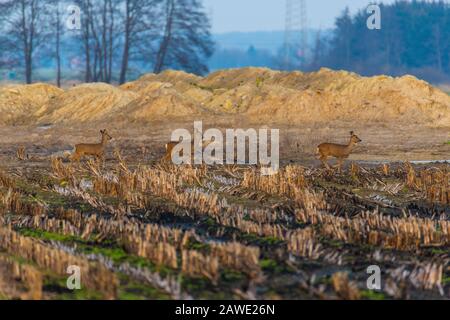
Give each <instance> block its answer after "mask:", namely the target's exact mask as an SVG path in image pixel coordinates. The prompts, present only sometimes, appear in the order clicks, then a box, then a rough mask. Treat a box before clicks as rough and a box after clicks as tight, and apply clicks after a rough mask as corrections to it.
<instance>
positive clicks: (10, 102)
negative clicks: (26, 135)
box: [0, 83, 63, 125]
mask: <svg viewBox="0 0 450 320" xmlns="http://www.w3.org/2000/svg"><path fill="white" fill-rule="evenodd" d="M62 93H63V90H61V89H58V88H57V87H55V86H52V85H49V84H45V83H35V84H31V85H4V86H1V87H0V124H3V125H5V124H6V125H17V124H23V123H27V122H29V121H30V120H33V119H32V118H31V115H32V114H33V113H34V112H36V110H38V109H39V108H40V107H41V106H42V105H44V104H47V103H48V102H49V101H51V100H53V99H55V98H56V97H58V96H59V95H60V94H62Z"/></svg>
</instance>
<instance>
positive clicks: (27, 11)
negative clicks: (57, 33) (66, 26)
mask: <svg viewBox="0 0 450 320" xmlns="http://www.w3.org/2000/svg"><path fill="white" fill-rule="evenodd" d="M43 5H44V2H43V1H39V0H11V1H2V2H0V15H1V17H0V18H1V19H2V26H1V29H2V30H1V31H2V33H3V35H4V36H3V37H2V48H4V50H10V52H11V53H12V55H16V54H17V55H19V57H20V59H21V60H22V62H23V64H24V67H25V80H26V83H31V82H32V76H33V54H34V53H35V51H36V49H37V48H38V47H39V46H40V45H41V44H42V42H43V39H44V37H45V32H44V31H45V25H44V23H43V22H42V21H44V19H41V16H42V15H43V11H44V10H43Z"/></svg>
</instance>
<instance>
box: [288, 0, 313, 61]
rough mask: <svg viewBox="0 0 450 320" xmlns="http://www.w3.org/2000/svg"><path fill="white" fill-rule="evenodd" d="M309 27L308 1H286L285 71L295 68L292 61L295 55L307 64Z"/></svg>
mask: <svg viewBox="0 0 450 320" xmlns="http://www.w3.org/2000/svg"><path fill="white" fill-rule="evenodd" d="M307 27H308V15H307V7H306V0H286V21H285V36H284V61H283V68H284V69H286V70H290V69H292V68H293V67H295V66H294V63H293V61H292V60H293V59H292V54H293V53H295V54H296V55H297V56H298V57H299V58H300V60H301V63H302V64H303V63H304V62H305V57H306V51H307V48H308V34H307ZM298 35H299V37H298Z"/></svg>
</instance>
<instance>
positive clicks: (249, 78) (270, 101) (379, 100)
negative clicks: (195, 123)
mask: <svg viewBox="0 0 450 320" xmlns="http://www.w3.org/2000/svg"><path fill="white" fill-rule="evenodd" d="M39 86H45V85H33V86H23V87H24V88H27V90H29V91H30V92H32V91H33V90H37V89H33V88H38V87H39ZM20 88H22V87H20ZM21 90H25V89H23V88H22V89H21ZM1 92H3V91H1ZM40 92H44V93H45V94H43V93H41V97H42V98H35V97H34V96H35V95H34V94H33V95H32V96H33V99H29V100H26V99H14V98H11V97H16V96H24V94H22V95H21V94H20V92H19V93H15V96H14V94H11V93H10V94H9V95H5V94H3V96H5V97H7V98H4V100H5V101H11V103H12V102H14V101H16V100H17V102H16V105H14V106H12V107H11V108H6V107H5V106H4V105H1V106H0V108H1V109H0V110H1V113H2V118H6V119H7V118H8V117H9V118H14V119H17V118H20V117H21V116H22V117H23V116H24V115H26V114H31V113H32V112H31V111H33V110H37V111H36V112H35V113H34V115H35V119H34V122H36V121H37V122H39V123H42V122H52V123H53V122H89V121H108V122H110V121H115V120H122V121H132V122H147V121H166V120H167V121H170V120H173V119H176V118H182V119H189V118H194V119H201V118H203V117H207V116H208V115H214V116H216V117H217V116H220V115H227V114H228V115H231V116H233V115H234V116H236V117H239V119H246V120H249V121H252V122H258V123H272V122H276V123H285V124H303V123H307V122H330V121H334V120H343V121H353V122H355V121H358V122H367V123H369V122H391V123H396V122H400V123H405V124H415V123H417V124H425V125H431V126H450V96H449V95H448V94H446V93H444V92H443V91H441V90H439V89H436V88H434V87H432V86H431V85H430V84H428V83H426V82H424V81H421V80H418V79H416V78H414V77H412V76H404V77H399V78H392V77H388V76H377V77H361V76H359V75H357V74H355V73H351V72H346V71H333V70H330V69H326V68H323V69H321V70H319V71H317V72H312V73H303V72H298V71H296V72H280V71H274V70H270V69H266V68H242V69H230V70H222V71H217V72H214V73H212V74H210V75H208V76H207V77H204V78H202V77H198V76H196V75H193V74H188V73H185V72H181V71H165V72H162V73H161V74H147V75H145V76H143V77H141V78H139V79H138V80H136V81H133V82H129V83H126V84H124V85H122V86H120V87H114V86H111V85H107V84H101V83H97V84H83V85H79V86H77V87H74V88H71V89H69V90H67V91H65V92H63V93H61V90H59V89H56V88H54V87H52V86H48V88H47V91H45V90H43V89H40ZM37 96H38V94H37V93H36V97H37ZM0 101H1V100H0ZM33 108H34V109H33ZM17 110H19V111H17ZM30 121H31V120H30ZM31 122H32V121H31Z"/></svg>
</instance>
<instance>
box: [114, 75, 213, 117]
mask: <svg viewBox="0 0 450 320" xmlns="http://www.w3.org/2000/svg"><path fill="white" fill-rule="evenodd" d="M138 92H139V97H138V98H137V99H135V100H134V101H132V102H131V103H129V104H128V105H127V106H126V108H125V109H124V112H123V114H122V115H121V116H119V117H117V116H118V114H112V115H111V118H113V119H118V120H131V121H139V122H145V121H152V120H166V119H168V120H170V119H174V118H185V119H186V118H189V117H195V116H199V115H201V114H203V113H204V110H203V108H201V106H200V105H199V104H198V101H196V100H195V99H193V98H191V97H189V96H188V95H183V94H182V93H180V92H179V91H177V90H176V89H175V87H174V85H172V84H171V83H164V82H156V81H155V82H148V83H147V86H146V87H143V88H141V89H139V91H138Z"/></svg>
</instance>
